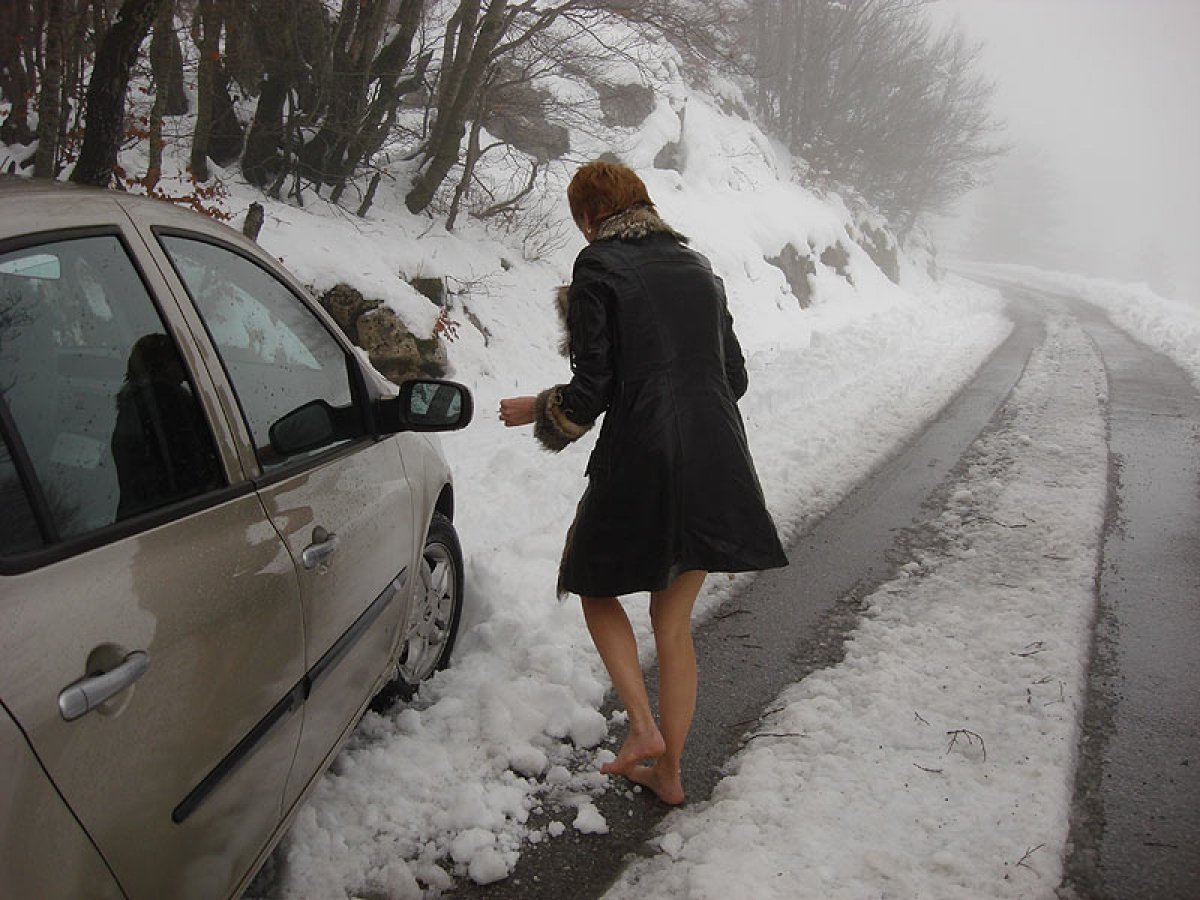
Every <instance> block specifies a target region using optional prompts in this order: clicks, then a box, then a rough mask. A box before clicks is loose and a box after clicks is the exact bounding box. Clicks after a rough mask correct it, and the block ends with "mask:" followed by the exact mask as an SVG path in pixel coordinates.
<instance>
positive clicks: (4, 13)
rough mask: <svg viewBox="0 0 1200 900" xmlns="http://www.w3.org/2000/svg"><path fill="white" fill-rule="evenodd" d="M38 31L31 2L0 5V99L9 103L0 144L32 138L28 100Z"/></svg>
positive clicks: (0, 128) (33, 81)
mask: <svg viewBox="0 0 1200 900" xmlns="http://www.w3.org/2000/svg"><path fill="white" fill-rule="evenodd" d="M39 31H40V23H39V22H38V11H37V10H36V9H35V4H33V3H0V96H2V97H4V98H5V99H6V100H8V101H9V103H10V104H11V108H10V109H9V113H8V115H7V116H6V117H5V119H4V123H3V124H2V125H0V141H3V142H4V143H6V144H28V143H31V142H32V141H33V139H34V137H35V136H36V135H35V134H34V132H33V129H32V128H30V127H29V98H30V97H32V96H33V95H34V91H35V88H36V74H35V69H34V60H33V58H34V48H35V46H36V41H37V34H38V32H39Z"/></svg>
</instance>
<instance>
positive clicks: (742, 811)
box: [608, 316, 1107, 900]
mask: <svg viewBox="0 0 1200 900" xmlns="http://www.w3.org/2000/svg"><path fill="white" fill-rule="evenodd" d="M1104 392H1105V376H1104V372H1103V368H1102V365H1101V363H1100V361H1099V359H1098V358H1097V357H1096V355H1095V353H1094V351H1093V349H1092V348H1091V346H1090V344H1089V343H1088V341H1087V339H1086V337H1085V336H1084V335H1083V333H1082V332H1081V330H1080V329H1079V327H1078V326H1077V325H1076V324H1075V323H1074V321H1073V320H1071V319H1069V318H1064V317H1062V316H1056V317H1054V318H1052V320H1051V322H1050V325H1049V329H1048V335H1047V339H1046V342H1045V344H1044V345H1043V346H1042V347H1041V348H1040V349H1038V350H1037V351H1035V353H1034V355H1033V357H1032V358H1031V360H1030V363H1029V366H1028V368H1027V370H1026V372H1025V374H1024V376H1023V377H1022V380H1021V381H1020V383H1019V384H1018V386H1017V388H1016V389H1015V390H1014V393H1013V395H1012V397H1011V400H1010V403H1009V405H1008V407H1007V411H1006V415H1005V417H1004V420H1003V423H1002V425H1001V426H1000V427H999V428H998V429H997V430H994V431H990V432H988V433H987V434H985V435H984V436H983V437H982V438H981V439H980V440H979V441H978V442H977V444H976V445H975V447H973V448H972V451H971V452H970V453H969V454H968V456H967V460H968V462H969V466H968V468H967V470H966V472H965V474H964V475H963V477H962V480H961V482H960V483H959V484H958V485H957V486H956V487H955V488H954V489H953V490H952V491H951V493H950V495H949V496H948V498H947V500H946V504H945V508H944V509H943V511H942V512H941V514H940V517H939V518H938V519H937V520H936V522H935V528H934V531H933V533H932V536H931V535H930V534H927V535H926V540H924V541H919V542H918V543H921V544H922V545H923V548H922V549H916V550H914V553H913V556H914V558H913V561H912V562H911V563H910V564H909V565H908V566H907V567H906V570H905V575H904V576H903V577H900V578H898V579H896V580H894V581H892V582H890V583H888V584H885V585H884V586H883V587H881V588H880V589H879V590H878V591H877V592H876V593H875V594H873V595H872V596H871V597H870V598H868V601H867V602H868V613H867V615H866V617H865V619H864V621H863V623H862V624H861V626H860V627H859V628H858V629H857V630H856V632H855V633H854V635H853V636H852V637H851V639H850V640H849V641H848V643H847V652H846V658H845V660H844V661H843V662H842V663H841V664H839V665H838V666H836V667H834V668H832V669H828V670H825V671H822V672H818V673H816V674H814V675H812V676H810V677H809V678H807V679H805V680H804V681H803V682H801V683H799V684H797V685H794V686H793V687H791V688H789V689H788V690H787V691H785V692H784V693H783V694H782V695H781V696H780V697H779V698H778V700H777V702H776V703H775V704H774V707H775V710H776V711H775V712H774V713H773V714H772V715H771V716H770V717H768V718H767V719H766V720H764V722H763V723H761V726H760V735H761V736H758V737H756V738H753V739H752V740H751V741H750V742H749V743H748V746H747V747H746V749H745V750H744V751H743V752H742V753H741V754H740V755H739V756H738V757H737V758H736V759H735V760H734V761H733V762H732V763H731V765H730V770H731V772H732V773H733V774H731V775H729V776H728V777H727V778H726V779H725V780H724V781H723V782H722V783H721V784H720V785H719V786H718V787H717V789H716V790H715V792H714V794H713V798H712V799H711V800H710V801H709V802H705V803H701V804H696V805H692V806H689V807H687V808H685V809H683V810H681V811H679V812H677V813H674V814H672V815H671V816H670V817H669V818H668V819H667V820H665V821H664V823H663V825H662V826H661V827H660V835H659V836H658V837H657V838H656V843H657V847H658V850H659V852H658V853H657V855H655V856H654V857H652V858H650V859H648V860H645V861H643V862H640V863H638V864H636V865H635V866H633V867H632V868H631V869H630V870H629V871H628V872H626V873H625V875H624V876H623V878H622V879H621V880H620V882H619V883H618V884H617V885H616V886H615V887H614V888H613V889H612V891H611V892H610V893H609V895H608V896H609V897H612V898H614V900H616V898H624V897H630V898H632V897H638V898H647V897H649V898H668V897H680V898H682V897H687V898H694V900H702V898H727V897H751V896H752V897H758V898H770V897H778V898H794V897H821V898H829V900H836V898H863V897H887V898H916V897H920V898H921V900H932V898H943V897H944V898H961V897H988V898H1000V897H1046V898H1049V897H1052V896H1053V895H1054V890H1055V888H1056V887H1057V885H1058V883H1059V881H1060V876H1061V865H1062V858H1063V854H1064V849H1065V843H1066V836H1067V824H1068V814H1069V809H1070V802H1071V792H1072V780H1073V769H1074V757H1075V747H1076V739H1077V730H1078V724H1077V722H1078V715H1079V711H1080V709H1081V706H1082V703H1083V691H1084V687H1085V673H1086V662H1087V654H1088V642H1089V634H1090V625H1091V621H1092V616H1093V609H1094V600H1093V579H1094V574H1095V567H1096V554H1097V552H1098V542H1099V536H1100V529H1101V524H1102V520H1103V514H1104V506H1105V496H1106V474H1107V447H1106V443H1105V425H1104V419H1103V414H1102V403H1103V398H1104Z"/></svg>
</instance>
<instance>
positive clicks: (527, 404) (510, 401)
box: [500, 397, 537, 428]
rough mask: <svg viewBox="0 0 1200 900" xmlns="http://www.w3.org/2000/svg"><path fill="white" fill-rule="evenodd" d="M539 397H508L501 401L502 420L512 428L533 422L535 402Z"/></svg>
mask: <svg viewBox="0 0 1200 900" xmlns="http://www.w3.org/2000/svg"><path fill="white" fill-rule="evenodd" d="M536 401H537V397H507V398H505V399H504V400H501V401H500V421H501V422H503V423H504V424H505V425H507V426H508V427H509V428H512V427H514V426H516V425H529V424H531V423H532V422H533V411H534V403H535V402H536Z"/></svg>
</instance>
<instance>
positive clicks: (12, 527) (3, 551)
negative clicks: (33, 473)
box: [0, 440, 42, 556]
mask: <svg viewBox="0 0 1200 900" xmlns="http://www.w3.org/2000/svg"><path fill="white" fill-rule="evenodd" d="M41 546H42V536H41V533H40V532H39V531H38V527H37V521H36V519H35V517H34V514H33V506H32V505H31V504H30V502H29V495H28V494H26V493H25V488H24V486H23V485H22V484H21V478H20V475H19V474H18V473H17V467H16V464H15V463H14V462H13V458H12V453H11V452H10V451H9V449H8V443H7V442H6V441H2V440H0V555H5V556H7V555H10V554H15V553H27V552H29V551H30V550H37V549H38V548H39V547H41Z"/></svg>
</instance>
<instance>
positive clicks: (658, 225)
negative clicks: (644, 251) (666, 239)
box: [594, 205, 688, 244]
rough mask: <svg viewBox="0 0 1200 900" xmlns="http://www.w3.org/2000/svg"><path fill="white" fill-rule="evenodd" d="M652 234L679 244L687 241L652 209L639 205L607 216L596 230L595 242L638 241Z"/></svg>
mask: <svg viewBox="0 0 1200 900" xmlns="http://www.w3.org/2000/svg"><path fill="white" fill-rule="evenodd" d="M652 234H669V235H670V236H671V237H673V238H675V240H677V241H679V242H680V243H681V244H686V243H687V242H688V239H687V238H686V237H685V236H684V235H682V234H680V233H679V232H678V231H676V230H675V229H674V228H672V227H671V226H670V225H668V224H667V223H666V222H664V221H663V220H662V218H661V217H660V216H659V214H658V213H657V212H656V211H655V210H654V209H653V207H649V206H644V205H639V206H631V207H629V209H627V210H624V211H623V212H619V213H617V214H616V215H613V216H609V217H608V218H607V219H605V220H604V221H603V222H601V223H600V227H599V228H598V229H596V237H595V238H594V240H596V241H607V240H610V239H611V238H616V239H617V240H620V241H638V240H641V239H642V238H645V237H649V236H650V235H652Z"/></svg>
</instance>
